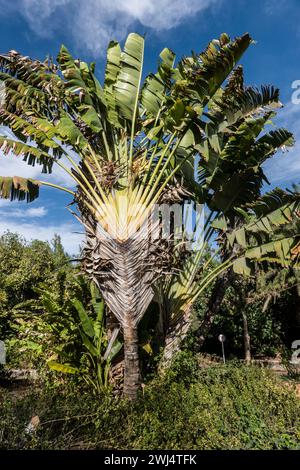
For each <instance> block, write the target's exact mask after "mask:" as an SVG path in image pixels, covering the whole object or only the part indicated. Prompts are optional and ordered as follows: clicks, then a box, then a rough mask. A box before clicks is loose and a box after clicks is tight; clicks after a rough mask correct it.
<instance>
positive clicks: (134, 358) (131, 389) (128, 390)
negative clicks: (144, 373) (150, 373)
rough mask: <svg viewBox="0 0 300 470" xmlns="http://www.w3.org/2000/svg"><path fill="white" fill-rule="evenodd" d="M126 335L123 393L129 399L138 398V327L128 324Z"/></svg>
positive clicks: (124, 333)
mask: <svg viewBox="0 0 300 470" xmlns="http://www.w3.org/2000/svg"><path fill="white" fill-rule="evenodd" d="M123 335H124V367H125V370H124V389H123V393H124V396H125V397H126V398H129V400H135V399H136V398H137V392H138V389H139V387H140V382H141V381H140V363H139V341H138V330H137V327H133V326H126V327H124V329H123Z"/></svg>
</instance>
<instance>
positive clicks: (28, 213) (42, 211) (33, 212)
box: [0, 199, 48, 219]
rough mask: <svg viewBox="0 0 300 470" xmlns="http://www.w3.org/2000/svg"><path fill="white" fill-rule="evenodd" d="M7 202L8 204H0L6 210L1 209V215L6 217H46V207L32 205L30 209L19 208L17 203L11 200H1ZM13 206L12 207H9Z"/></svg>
mask: <svg viewBox="0 0 300 470" xmlns="http://www.w3.org/2000/svg"><path fill="white" fill-rule="evenodd" d="M3 201H5V202H7V204H0V207H4V209H5V210H3V209H0V217H6V218H14V219H15V218H18V219H22V218H23V219H27V218H28V217H30V218H31V217H32V218H40V217H44V216H45V215H46V214H47V213H48V210H47V209H46V208H45V207H44V206H41V207H31V208H30V209H25V208H19V207H15V206H16V203H15V204H13V203H12V202H11V201H9V200H7V199H5V200H1V202H3ZM9 206H11V207H9Z"/></svg>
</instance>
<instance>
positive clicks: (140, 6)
mask: <svg viewBox="0 0 300 470" xmlns="http://www.w3.org/2000/svg"><path fill="white" fill-rule="evenodd" d="M220 1H221V0H142V1H141V0H114V1H111V0H16V1H15V2H12V4H13V5H9V6H7V0H5V1H3V0H2V1H1V0H0V6H2V4H5V3H6V8H4V9H2V12H4V13H5V9H6V10H7V8H9V9H12V8H15V11H16V12H18V13H19V14H21V15H22V16H23V17H25V19H26V20H27V21H28V24H29V26H30V28H31V29H32V30H33V31H34V32H35V33H37V34H38V35H40V36H47V35H51V34H53V33H55V31H56V30H57V29H58V28H61V27H62V26H63V27H64V29H65V30H66V31H67V32H69V34H70V35H71V36H72V38H73V40H75V42H76V44H77V46H78V47H79V48H80V49H83V50H85V51H87V52H89V53H91V54H93V55H98V54H103V52H104V51H105V48H106V46H107V43H108V41H109V40H110V39H117V40H121V39H123V38H124V37H125V36H126V33H127V32H128V31H129V29H130V28H133V27H134V24H135V23H136V22H139V23H140V24H142V25H143V26H145V27H147V28H151V29H153V30H156V31H161V30H168V29H171V28H174V27H176V26H178V25H179V24H180V23H182V22H183V21H185V20H187V19H188V18H190V17H192V16H194V15H195V14H197V13H199V12H201V11H203V10H205V9H207V8H208V7H210V6H212V5H214V4H216V3H219V2H220ZM3 6H4V5H3Z"/></svg>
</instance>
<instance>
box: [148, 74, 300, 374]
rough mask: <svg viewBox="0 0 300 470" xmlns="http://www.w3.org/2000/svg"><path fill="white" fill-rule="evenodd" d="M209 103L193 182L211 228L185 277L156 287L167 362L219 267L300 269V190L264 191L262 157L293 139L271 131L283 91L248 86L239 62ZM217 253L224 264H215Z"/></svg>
mask: <svg viewBox="0 0 300 470" xmlns="http://www.w3.org/2000/svg"><path fill="white" fill-rule="evenodd" d="M209 104H210V109H209V110H208V112H207V113H205V114H206V117H207V121H206V124H205V128H204V136H203V139H202V142H201V143H200V145H199V148H200V152H199V153H200V159H199V165H198V178H197V180H196V182H193V185H194V186H196V190H195V197H196V198H198V201H199V202H202V203H205V204H206V212H207V222H206V228H207V229H206V230H205V233H204V245H203V247H202V250H200V251H198V252H197V253H195V254H194V255H193V256H191V257H190V258H189V259H188V261H187V262H186V264H185V266H184V268H183V270H182V272H181V274H180V276H174V275H172V276H169V277H166V278H165V281H164V282H161V283H160V286H159V289H158V296H157V300H158V302H159V303H160V305H161V310H162V315H163V317H164V324H165V325H164V333H165V347H164V353H163V357H162V361H161V365H162V366H163V367H165V366H166V365H168V364H169V363H170V361H171V359H172V357H173V355H174V353H175V352H176V351H177V350H178V348H179V345H180V342H181V341H182V339H183V338H184V337H185V335H186V333H187V331H188V328H189V326H190V324H191V320H192V318H191V307H192V305H193V303H194V301H195V300H196V299H197V297H198V296H199V295H200V293H201V292H202V291H203V290H204V289H205V288H206V287H207V283H208V282H209V283H210V282H211V280H212V279H211V278H215V276H216V274H217V275H219V272H218V270H220V273H221V275H222V273H223V272H224V268H225V269H228V267H232V268H233V270H234V271H235V272H236V273H239V274H243V275H245V274H246V275H249V274H250V273H251V272H253V271H254V267H255V266H254V264H253V263H251V261H253V260H255V262H256V263H257V262H261V263H262V264H264V262H265V261H266V258H268V262H269V264H270V263H272V262H273V263H274V262H275V263H278V262H280V263H282V264H283V265H286V264H287V263H289V264H290V265H291V264H292V265H293V266H294V267H295V265H296V264H297V262H298V259H297V257H295V256H293V253H290V249H291V248H293V249H294V251H295V248H296V247H297V246H298V245H297V240H298V239H299V235H300V233H299V230H298V228H297V227H298V225H297V224H294V223H292V221H293V220H295V218H297V216H296V213H295V211H296V210H297V207H298V204H299V193H298V190H297V189H295V191H294V192H285V191H282V190H280V189H275V190H273V191H272V192H271V193H268V194H266V195H265V196H261V190H262V187H263V183H264V182H267V178H266V176H265V175H264V172H263V169H262V165H263V163H264V162H265V161H266V159H268V158H270V157H272V156H273V155H274V154H275V153H276V152H277V151H278V150H279V149H285V148H286V147H289V146H291V145H292V144H293V136H292V134H291V133H290V132H288V131H286V130H285V129H276V130H271V131H270V132H268V133H267V132H266V129H265V127H266V125H267V124H268V123H270V118H271V117H273V116H274V115H275V113H274V110H276V108H280V107H281V106H282V105H281V103H280V102H279V90H278V89H275V88H273V87H265V86H263V87H261V90H258V89H253V88H251V87H245V86H244V80H243V69H242V67H241V66H238V67H237V68H236V69H235V70H234V71H233V73H232V75H231V77H230V78H229V81H228V84H227V85H226V87H225V89H221V88H220V89H219V90H218V93H217V94H216V95H215V97H214V98H213V99H212V100H211V101H210V103H209ZM263 209H264V210H263ZM283 226H284V228H283ZM278 227H279V228H278ZM287 232H288V235H287ZM202 235H203V234H201V236H202ZM216 236H217V237H218V238H217V240H216V241H217V243H216V245H218V246H219V249H217V250H216V249H215V250H214V251H215V252H214V254H213V256H212V257H211V258H210V259H209V261H207V259H206V260H205V261H204V258H205V256H206V251H205V248H206V246H209V244H210V241H211V240H213V239H215V238H216ZM247 237H249V239H247ZM255 237H256V238H255ZM233 254H234V256H233ZM215 258H217V259H219V262H218V265H217V268H215V269H213V270H212V268H211V262H212V261H214V260H215ZM220 260H222V261H223V262H221V264H219V263H220ZM179 293H181V295H180V296H179Z"/></svg>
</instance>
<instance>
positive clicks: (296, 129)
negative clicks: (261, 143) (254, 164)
mask: <svg viewBox="0 0 300 470" xmlns="http://www.w3.org/2000/svg"><path fill="white" fill-rule="evenodd" d="M275 124H276V127H284V128H286V129H287V130H289V131H291V132H293V134H294V137H295V140H296V142H295V145H294V147H292V148H291V149H290V150H289V151H288V152H285V153H284V154H282V152H279V153H278V155H276V156H275V157H273V158H271V159H270V160H268V161H267V162H266V164H265V171H266V175H267V176H268V178H269V180H270V181H271V182H272V183H275V184H277V185H278V184H282V183H292V182H294V183H300V105H296V104H293V103H292V102H289V103H288V104H287V105H286V106H285V107H284V109H283V110H282V111H279V113H278V118H277V119H276V122H275Z"/></svg>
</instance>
